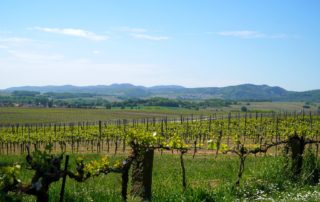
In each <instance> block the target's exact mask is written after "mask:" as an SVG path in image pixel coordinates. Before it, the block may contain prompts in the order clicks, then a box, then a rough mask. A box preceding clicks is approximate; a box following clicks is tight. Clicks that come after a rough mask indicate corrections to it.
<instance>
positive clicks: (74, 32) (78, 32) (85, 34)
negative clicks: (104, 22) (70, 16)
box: [35, 27, 109, 41]
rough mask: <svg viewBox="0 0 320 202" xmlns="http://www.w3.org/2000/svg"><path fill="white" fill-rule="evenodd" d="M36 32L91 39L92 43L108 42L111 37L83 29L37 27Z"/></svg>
mask: <svg viewBox="0 0 320 202" xmlns="http://www.w3.org/2000/svg"><path fill="white" fill-rule="evenodd" d="M35 29H36V30H39V31H43V32H48V33H55V34H62V35H68V36H75V37H82V38H85V39H89V40H92V41H104V40H107V39H108V38H109V37H108V36H105V35H98V34H96V33H94V32H91V31H87V30H83V29H74V28H47V27H35Z"/></svg>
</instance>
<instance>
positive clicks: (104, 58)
mask: <svg viewBox="0 0 320 202" xmlns="http://www.w3.org/2000/svg"><path fill="white" fill-rule="evenodd" d="M319 10H320V1H318V0H313V1H312V0H308V1H302V0H281V1H279V0H268V1H267V0H265V1H258V0H206V1H205V0H199V1H191V0H189V1H188V0H184V1H183V0H154V1H151V0H148V1H147V0H135V1H133V0H127V1H124V0H113V1H111V0H110V1H103V0H101V1H98V0H92V1H89V0H87V1H84V0H69V1H62V0H60V1H59V0H55V1H53V0H52V1H22V0H10V1H2V2H1V5H0V89H3V88H7V87H11V86H23V85H64V84H73V85H80V86H84V85H96V84H112V83H132V84H135V85H145V86H153V85H164V84H177V85H183V86H187V87H200V86H228V85H237V84H242V83H254V84H268V85H271V86H281V87H284V88H286V89H288V90H298V91H302V90H312V89H319V88H320V85H319V84H320V82H319V75H320V57H319V55H320V54H319V53H320V38H319V37H320V21H319V19H320V12H319Z"/></svg>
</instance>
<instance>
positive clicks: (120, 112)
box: [0, 107, 215, 124]
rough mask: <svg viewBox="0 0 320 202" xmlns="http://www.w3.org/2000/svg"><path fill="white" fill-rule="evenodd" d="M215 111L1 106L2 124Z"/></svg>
mask: <svg viewBox="0 0 320 202" xmlns="http://www.w3.org/2000/svg"><path fill="white" fill-rule="evenodd" d="M213 112H215V111H210V110H187V109H175V108H161V107H158V108H157V107H153V108H146V109H112V110H107V109H74V108H70V109H69V108H16V107H0V124H16V123H61V122H67V123H72V122H82V121H98V120H102V121H107V120H117V119H130V120H131V119H142V118H153V117H155V118H164V117H166V116H167V117H179V116H181V115H184V116H189V115H191V114H194V115H201V114H202V115H210V114H212V113H213Z"/></svg>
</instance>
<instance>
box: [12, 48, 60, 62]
mask: <svg viewBox="0 0 320 202" xmlns="http://www.w3.org/2000/svg"><path fill="white" fill-rule="evenodd" d="M8 53H9V54H10V55H12V56H13V57H15V58H16V59H19V60H21V61H23V62H29V63H45V62H52V61H60V60H62V59H63V56H62V55H57V54H55V55H52V54H40V53H36V52H25V51H15V50H9V51H8Z"/></svg>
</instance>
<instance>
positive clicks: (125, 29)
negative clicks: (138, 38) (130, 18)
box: [117, 27, 147, 33]
mask: <svg viewBox="0 0 320 202" xmlns="http://www.w3.org/2000/svg"><path fill="white" fill-rule="evenodd" d="M117 30H119V31H122V32H129V33H145V32H146V31H147V30H146V29H144V28H137V27H120V28H119V29H117Z"/></svg>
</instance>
